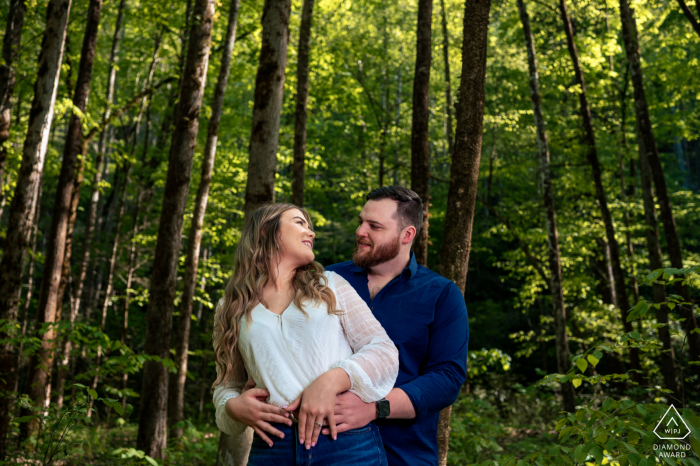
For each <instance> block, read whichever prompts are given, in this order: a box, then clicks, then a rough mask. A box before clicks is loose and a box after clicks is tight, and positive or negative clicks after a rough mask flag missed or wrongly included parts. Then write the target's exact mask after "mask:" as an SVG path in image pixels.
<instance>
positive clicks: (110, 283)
mask: <svg viewBox="0 0 700 466" xmlns="http://www.w3.org/2000/svg"><path fill="white" fill-rule="evenodd" d="M137 137H138V132H137V133H136V134H134V138H137ZM130 173H131V164H130V163H128V162H127V165H126V167H124V184H123V185H122V186H121V193H120V195H119V201H118V204H117V218H116V219H115V226H114V228H115V231H114V240H113V242H112V249H111V254H110V258H109V266H108V270H109V271H108V273H107V285H106V289H105V294H104V298H103V300H102V305H101V311H102V312H101V314H100V331H102V332H103V333H104V331H105V328H106V324H107V311H108V310H109V304H110V300H111V298H112V293H113V291H114V272H115V270H116V265H117V258H118V255H119V246H120V243H121V235H120V232H119V231H120V230H121V226H122V219H123V218H124V206H125V204H126V192H127V187H128V186H129V174H130ZM115 178H116V174H115ZM102 356H103V353H102V345H101V344H98V345H97V357H96V358H95V375H94V376H93V378H92V384H91V388H92V389H93V390H96V389H97V383H98V381H99V378H100V364H101V363H102ZM94 401H95V400H94V399H90V408H92V406H93V403H94ZM91 416H92V410H88V412H87V417H91Z"/></svg>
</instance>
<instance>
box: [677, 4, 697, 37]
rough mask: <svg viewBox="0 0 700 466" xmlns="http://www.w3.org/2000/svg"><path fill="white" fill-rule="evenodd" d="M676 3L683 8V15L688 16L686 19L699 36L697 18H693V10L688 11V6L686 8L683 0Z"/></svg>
mask: <svg viewBox="0 0 700 466" xmlns="http://www.w3.org/2000/svg"><path fill="white" fill-rule="evenodd" d="M678 5H680V7H681V10H683V14H684V15H685V17H686V18H688V21H690V25H691V26H693V29H695V32H697V33H698V35H699V36H700V23H698V20H697V19H695V15H693V12H692V11H690V8H688V5H686V3H685V0H678Z"/></svg>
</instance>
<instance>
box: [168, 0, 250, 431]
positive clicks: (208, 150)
mask: <svg viewBox="0 0 700 466" xmlns="http://www.w3.org/2000/svg"><path fill="white" fill-rule="evenodd" d="M239 5H240V0H232V1H231V5H230V7H229V17H228V28H227V30H226V38H225V39H224V50H223V52H222V53H223V54H222V56H221V67H220V68H219V78H218V80H217V82H216V89H215V90H214V100H213V102H212V106H211V107H212V114H211V118H210V119H209V127H208V129H207V144H206V146H205V148H204V159H203V160H202V173H201V178H200V181H199V188H198V189H197V197H196V198H195V201H194V215H193V216H192V224H191V226H190V234H189V237H188V242H187V259H186V260H185V281H184V283H183V290H182V301H181V302H182V304H181V306H180V317H179V318H178V329H177V340H176V348H175V366H176V367H177V374H174V375H173V377H172V378H171V381H170V382H171V383H170V393H169V396H170V399H169V407H168V418H169V421H170V422H169V425H170V427H171V428H172V426H174V425H175V424H177V423H178V422H180V421H182V420H183V419H184V418H185V413H184V410H185V381H186V380H187V352H188V350H189V341H190V324H191V322H192V305H193V301H194V295H195V287H196V286H197V267H198V265H199V249H200V246H201V243H202V233H203V232H202V227H203V225H204V214H205V213H206V210H207V201H208V199H209V186H210V185H211V176H212V171H213V169H214V160H215V157H216V143H217V141H218V138H219V123H220V122H221V114H222V110H223V107H224V94H225V92H226V85H227V83H228V76H229V70H230V68H231V53H232V52H233V46H234V44H235V42H236V28H237V25H238V7H239ZM182 432H183V429H182V428H181V427H180V428H177V429H172V430H171V434H172V435H173V437H174V438H179V437H181V436H182Z"/></svg>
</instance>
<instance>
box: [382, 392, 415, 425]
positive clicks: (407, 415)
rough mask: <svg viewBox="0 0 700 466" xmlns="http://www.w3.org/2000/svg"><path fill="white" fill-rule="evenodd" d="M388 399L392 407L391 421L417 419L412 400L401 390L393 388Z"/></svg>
mask: <svg viewBox="0 0 700 466" xmlns="http://www.w3.org/2000/svg"><path fill="white" fill-rule="evenodd" d="M386 399H387V400H389V405H390V406H391V414H389V419H413V418H414V417H416V410H415V409H414V408H413V403H411V399H410V398H409V397H408V395H406V392H404V391H403V390H401V389H400V388H392V389H391V391H390V392H389V394H388V395H387V396H386Z"/></svg>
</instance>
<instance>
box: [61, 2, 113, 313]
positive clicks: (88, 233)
mask: <svg viewBox="0 0 700 466" xmlns="http://www.w3.org/2000/svg"><path fill="white" fill-rule="evenodd" d="M124 4H125V0H120V2H119V10H118V13H117V22H116V25H115V27H114V35H113V36H112V49H111V51H110V54H109V68H108V71H107V98H106V101H107V105H106V107H105V111H104V114H103V117H102V121H103V122H106V121H107V119H108V118H109V117H110V115H111V112H112V103H113V101H114V87H115V82H116V76H117V67H116V61H117V51H118V50H119V39H120V37H121V29H122V20H123V17H124ZM108 134H109V128H108V127H105V130H104V131H103V132H102V133H101V134H100V142H99V148H98V152H97V157H96V158H95V174H94V175H93V178H92V184H91V188H92V190H91V193H90V204H89V206H88V213H87V220H86V224H85V237H84V239H83V254H82V257H81V259H80V270H79V272H78V280H77V282H76V284H75V291H74V293H73V299H74V301H75V306H74V307H75V313H76V314H77V313H78V312H80V305H81V302H82V294H83V289H84V287H85V277H86V276H87V269H88V264H89V263H90V252H91V248H92V240H93V235H94V232H95V220H96V219H97V204H98V202H99V199H100V189H99V187H100V182H101V181H102V171H103V165H104V157H105V150H106V142H105V141H106V138H107V135H108Z"/></svg>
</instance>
